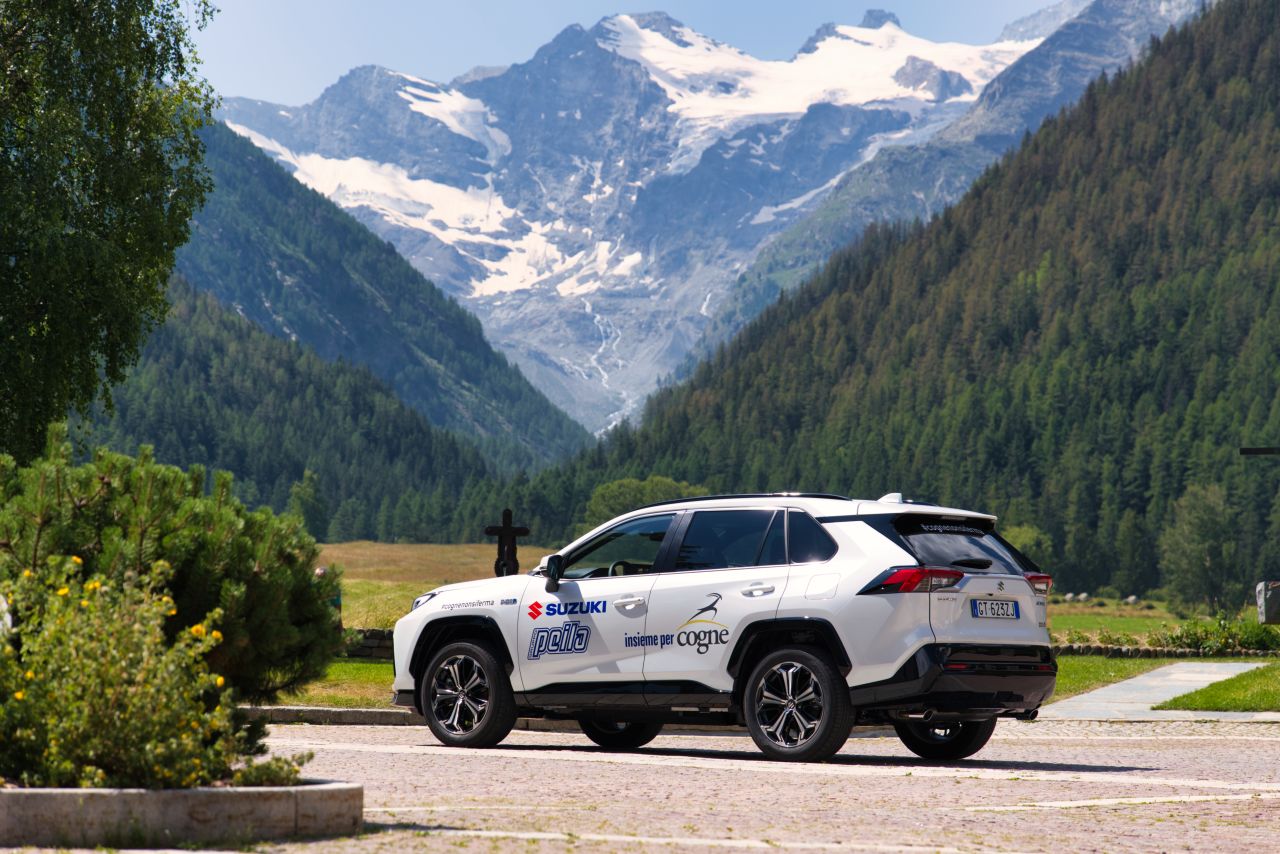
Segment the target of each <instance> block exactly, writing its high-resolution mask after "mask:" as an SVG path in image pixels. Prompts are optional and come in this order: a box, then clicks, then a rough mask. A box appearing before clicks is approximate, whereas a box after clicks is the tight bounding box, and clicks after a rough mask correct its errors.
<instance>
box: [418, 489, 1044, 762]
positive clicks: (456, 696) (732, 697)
mask: <svg viewBox="0 0 1280 854" xmlns="http://www.w3.org/2000/svg"><path fill="white" fill-rule="evenodd" d="M994 522H995V518H994V517H992V516H988V515H985V514H982V513H974V512H970V511H967V510H956V509H951V508H945V507H935V506H932V505H926V504H915V503H910V502H904V501H903V500H902V497H901V496H900V495H898V494H893V495H887V496H884V497H883V498H881V499H879V500H877V501H859V500H853V499H848V498H843V497H840V496H832V495H810V494H773V495H734V496H711V497H707V498H698V499H684V500H680V501H673V502H666V503H662V504H656V505H650V506H648V507H643V508H641V509H639V510H635V511H632V512H630V513H627V514H625V515H623V516H619V517H618V518H616V519H614V520H612V521H610V522H608V523H606V524H604V525H601V526H600V527H598V528H596V529H595V530H593V531H591V532H590V533H588V534H587V535H586V536H584V537H582V538H580V539H578V540H576V541H574V542H573V543H570V544H569V545H568V546H565V547H564V548H563V549H561V550H560V551H559V552H557V553H556V554H553V555H549V556H547V557H546V558H544V559H543V560H542V562H541V563H540V564H539V565H538V567H537V568H536V569H534V570H532V571H531V572H529V573H528V574H525V575H516V576H507V577H502V578H490V579H486V580H483V581H472V582H467V583H463V584H451V585H448V586H445V587H440V588H437V589H435V590H432V591H431V592H429V593H426V594H424V595H422V596H420V597H418V598H417V599H416V600H415V601H414V603H413V609H412V610H411V611H410V612H409V613H408V614H407V615H406V616H404V617H402V618H401V619H400V621H399V622H398V623H396V628H395V672H396V676H395V685H394V690H395V693H394V699H395V702H397V703H398V704H401V705H406V706H412V707H414V708H415V709H417V710H418V711H419V712H420V713H421V714H423V715H424V716H425V718H426V722H427V725H428V726H429V727H430V728H431V730H432V732H433V733H434V734H435V736H436V737H437V738H438V739H439V740H440V741H441V742H443V743H444V744H447V745H457V746H465V747H487V746H491V745H495V744H497V743H498V742H500V741H502V739H503V738H505V737H506V736H507V734H508V733H509V732H510V731H511V728H512V726H513V724H514V722H515V719H516V718H517V717H540V718H559V719H571V720H576V721H577V722H578V723H579V725H580V726H581V728H582V730H583V732H584V733H585V734H586V735H587V737H588V738H590V739H591V740H592V741H594V742H596V743H597V744H599V745H601V746H603V747H605V748H610V749H616V750H625V749H634V748H637V747H639V746H641V745H643V744H646V743H647V742H649V741H650V740H652V739H653V738H654V737H655V736H657V735H658V733H659V732H660V731H661V729H662V727H663V726H664V725H665V724H672V723H697V724H721V725H738V726H745V727H746V728H747V730H748V731H749V732H750V734H751V737H752V739H754V741H755V743H756V745H757V746H758V747H759V748H760V750H762V751H763V752H764V753H765V754H766V755H768V756H770V757H772V758H775V759H792V760H810V761H814V760H822V759H825V758H827V757H829V756H830V755H831V754H833V753H835V752H836V751H837V750H839V749H840V747H841V746H842V745H843V744H844V742H845V740H846V739H847V738H848V736H849V731H850V729H851V727H853V726H854V725H863V724H890V725H892V726H893V728H894V729H895V730H896V732H897V734H898V736H899V738H901V739H902V741H903V743H904V744H905V745H906V746H907V747H908V748H909V749H910V750H912V751H913V752H915V753H916V754H918V755H920V756H922V757H925V758H928V759H936V760H955V759H962V758H964V757H967V756H970V755H971V754H973V753H975V752H976V751H978V750H980V749H981V748H982V746H983V745H984V744H986V742H987V739H988V738H990V736H991V733H992V731H993V730H994V728H995V723H996V719H997V718H1000V717H1012V718H1022V719H1029V718H1033V717H1035V715H1036V710H1037V709H1038V708H1039V707H1040V705H1041V704H1042V703H1044V702H1045V701H1046V700H1047V699H1048V698H1049V696H1050V695H1051V694H1052V693H1053V688H1054V680H1055V678H1056V674H1057V666H1056V664H1055V661H1054V657H1053V653H1052V650H1051V648H1050V646H1049V634H1048V631H1047V629H1046V622H1045V599H1046V596H1047V595H1048V592H1049V587H1050V583H1051V582H1050V578H1049V576H1047V575H1044V574H1043V573H1041V572H1039V571H1038V569H1037V568H1036V566H1035V565H1034V564H1032V563H1031V561H1030V560H1028V559H1027V558H1026V557H1024V556H1023V555H1022V554H1020V553H1019V552H1018V550H1017V549H1016V548H1014V547H1013V546H1012V545H1010V544H1009V543H1008V542H1006V541H1005V540H1004V539H1002V538H1001V537H1000V536H999V534H997V533H996V532H995V530H994Z"/></svg>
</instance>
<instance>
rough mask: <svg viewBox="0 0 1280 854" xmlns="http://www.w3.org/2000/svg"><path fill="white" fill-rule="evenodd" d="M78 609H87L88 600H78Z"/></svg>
mask: <svg viewBox="0 0 1280 854" xmlns="http://www.w3.org/2000/svg"><path fill="white" fill-rule="evenodd" d="M80 607H81V608H88V607H89V600H88V599H81V600H80Z"/></svg>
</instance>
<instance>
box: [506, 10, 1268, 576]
mask: <svg viewBox="0 0 1280 854" xmlns="http://www.w3.org/2000/svg"><path fill="white" fill-rule="evenodd" d="M1277 105H1280V2H1276V0H1223V1H1222V2H1221V3H1219V4H1218V5H1216V6H1215V7H1213V9H1212V10H1211V11H1210V12H1208V13H1207V14H1206V15H1205V16H1204V17H1203V18H1202V19H1198V20H1196V21H1194V22H1193V23H1192V24H1190V25H1188V26H1186V27H1184V28H1183V29H1181V30H1179V31H1177V32H1176V33H1174V34H1171V35H1169V36H1167V37H1166V38H1164V39H1162V40H1161V41H1160V42H1159V43H1158V44H1156V45H1155V46H1154V47H1153V48H1152V50H1151V54H1150V56H1149V57H1148V58H1147V59H1146V60H1144V61H1143V62H1142V63H1140V64H1139V65H1137V66H1136V67H1134V68H1133V69H1130V70H1126V71H1123V72H1121V73H1119V74H1117V75H1116V76H1115V77H1113V78H1111V79H1109V80H1104V81H1101V82H1098V83H1095V84H1094V85H1092V86H1091V87H1090V88H1089V89H1088V90H1087V91H1086V93H1085V94H1084V96H1083V97H1082V99H1081V100H1080V102H1079V103H1078V104H1077V105H1076V106H1075V107H1074V108H1071V109H1070V110H1068V111H1067V112H1066V113H1064V114H1063V115H1062V116H1061V117H1057V118H1053V119H1050V120H1049V121H1047V122H1046V123H1045V124H1044V125H1043V126H1042V127H1041V128H1040V130H1039V131H1038V132H1037V133H1036V134H1035V135H1034V136H1033V137H1032V138H1031V139H1030V140H1029V141H1028V142H1027V143H1026V144H1025V145H1024V146H1023V147H1022V148H1021V149H1020V150H1019V151H1017V152H1016V153H1015V154H1012V155H1010V156H1009V157H1007V158H1006V159H1005V160H1003V161H1002V162H1001V163H1000V164H998V165H997V166H995V167H993V168H992V169H991V170H990V171H989V172H988V173H986V174H985V175H984V176H983V177H982V178H981V179H980V180H979V181H978V182H977V183H976V184H975V185H974V187H973V189H971V190H970V192H969V193H968V194H967V195H966V196H965V197H964V199H963V200H962V201H961V202H959V203H958V204H957V205H956V206H954V207H953V208H950V209H949V210H947V211H946V212H945V213H943V214H942V215H941V216H940V217H939V218H937V219H935V220H934V221H933V222H932V223H930V224H929V225H928V226H894V227H887V226H880V227H874V228H872V229H871V230H870V231H869V232H868V234H867V235H866V237H865V238H864V239H863V240H862V241H861V243H860V244H859V245H857V246H853V247H850V248H848V249H846V250H845V251H842V252H841V253H839V254H837V255H836V256H835V257H834V258H832V259H831V261H830V262H829V263H828V264H827V265H826V267H825V268H824V269H823V271H822V272H821V273H820V274H819V275H818V276H817V277H816V278H815V279H814V280H812V281H810V282H809V283H807V284H806V285H805V286H803V287H801V288H799V289H797V290H796V291H795V292H793V293H792V294H789V295H787V296H785V297H784V298H783V299H782V300H781V301H780V302H779V303H778V304H776V305H774V306H772V307H771V308H769V309H768V310H767V311H765V312H764V314H762V315H761V316H760V317H759V318H758V319H757V320H756V321H754V322H753V323H751V324H749V325H748V326H747V327H746V328H745V329H744V330H743V332H742V333H741V334H740V335H738V336H737V337H736V338H735V339H734V340H733V341H732V342H730V344H728V345H727V346H726V347H725V348H724V349H722V350H721V351H720V352H719V353H718V354H717V355H716V356H715V357H714V358H713V359H712V360H711V361H709V362H706V363H704V364H703V365H702V366H700V367H699V368H698V369H697V371H696V372H695V374H694V375H693V377H692V379H691V380H690V381H689V382H687V383H684V384H682V385H680V386H677V387H674V388H671V389H667V390H664V391H661V392H659V393H658V394H656V395H655V396H654V397H653V398H652V399H651V401H650V403H649V405H648V407H647V409H646V413H645V417H644V421H643V424H642V425H641V427H640V428H639V429H637V430H635V431H630V430H625V431H622V432H621V433H619V434H618V435H617V436H615V437H614V438H613V439H612V440H611V441H610V443H609V445H608V447H607V448H605V449H603V450H597V451H594V452H593V453H592V454H591V455H589V456H587V457H584V458H583V459H581V460H579V461H578V462H577V463H575V465H574V466H572V467H570V468H567V469H564V470H556V471H554V472H548V473H547V474H546V475H545V476H543V477H541V478H539V479H535V481H534V482H533V483H531V484H530V486H529V489H528V494H529V496H530V498H529V499H528V503H527V505H526V504H520V505H516V506H519V507H525V506H530V507H537V506H538V505H539V502H542V501H544V500H545V498H544V497H543V496H545V495H546V494H547V492H548V491H549V490H548V485H549V484H552V483H579V484H582V486H581V491H580V492H579V493H578V494H577V497H576V500H577V501H578V502H579V503H578V504H576V505H575V504H573V503H571V502H567V503H566V504H565V505H564V506H562V507H560V508H559V510H558V513H559V514H560V516H561V517H562V518H573V516H574V513H575V508H577V507H580V506H581V502H583V501H585V496H586V494H588V493H589V490H590V488H591V486H592V485H594V483H598V482H602V481H606V480H609V479H612V478H614V477H621V476H626V475H635V474H637V473H660V474H665V475H669V476H672V477H675V478H678V479H681V480H687V481H691V482H697V483H703V484H706V485H707V486H708V487H709V488H711V489H713V490H726V491H734V490H748V491H750V490H760V489H769V490H772V489H804V490H830V491H836V492H841V493H845V494H852V495H862V496H876V495H880V494H882V493H885V492H890V491H902V492H903V493H905V494H907V495H908V496H914V497H918V498H924V499H929V500H936V501H940V502H942V503H944V504H953V505H960V506H969V507H975V508H979V509H983V510H988V511H991V512H994V513H998V514H1000V515H1001V516H1002V517H1003V519H1004V523H1005V524H1020V523H1031V524H1035V525H1037V526H1039V527H1041V528H1043V529H1044V530H1045V531H1046V532H1047V533H1048V534H1049V536H1050V537H1051V539H1052V543H1053V547H1052V550H1051V555H1050V558H1049V559H1048V560H1047V561H1046V565H1047V566H1048V568H1049V570H1050V571H1051V572H1053V573H1054V574H1055V575H1056V576H1057V577H1058V580H1059V589H1065V590H1080V589H1087V590H1093V589H1095V588H1096V587H1097V586H1098V585H1101V584H1107V583H1110V584H1114V585H1115V586H1117V587H1119V588H1120V589H1121V590H1122V591H1124V592H1141V591H1143V590H1146V589H1149V588H1151V587H1154V586H1156V585H1158V584H1159V583H1161V578H1160V573H1159V560H1158V556H1157V549H1156V540H1157V537H1158V535H1159V533H1160V531H1161V530H1163V529H1164V528H1165V527H1167V526H1168V525H1169V524H1170V523H1171V521H1172V507H1173V503H1174V502H1175V501H1176V500H1177V499H1178V498H1179V496H1181V495H1182V494H1183V493H1184V491H1185V490H1186V489H1187V487H1188V486H1189V485H1191V484H1204V483H1219V484H1222V485H1223V486H1225V487H1226V489H1227V492H1228V495H1229V497H1230V501H1231V505H1232V522H1233V526H1234V530H1235V532H1236V535H1237V541H1236V546H1235V547H1236V549H1237V552H1236V553H1237V555H1238V556H1239V557H1240V561H1241V563H1240V573H1241V577H1240V578H1239V579H1238V580H1239V581H1240V582H1244V581H1248V580H1250V579H1251V578H1261V577H1275V575H1276V574H1277V573H1280V494H1278V493H1277V490H1276V474H1277V470H1276V468H1275V466H1274V464H1272V463H1270V462H1269V461H1267V460H1265V459H1263V460H1259V459H1255V458H1248V457H1241V456H1240V455H1239V454H1238V453H1237V450H1236V449H1237V448H1238V447H1239V446H1241V445H1249V444H1274V443H1275V441H1276V439H1277V438H1280V349H1278V348H1277V346H1276V342H1278V341H1280V201H1278V200H1280V107H1278V106H1277Z"/></svg>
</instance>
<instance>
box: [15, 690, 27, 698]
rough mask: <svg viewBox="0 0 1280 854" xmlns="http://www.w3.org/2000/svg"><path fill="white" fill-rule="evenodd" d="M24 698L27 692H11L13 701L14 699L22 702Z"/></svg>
mask: <svg viewBox="0 0 1280 854" xmlns="http://www.w3.org/2000/svg"><path fill="white" fill-rule="evenodd" d="M26 696H27V692H26V691H14V692H13V699H15V700H23V699H26Z"/></svg>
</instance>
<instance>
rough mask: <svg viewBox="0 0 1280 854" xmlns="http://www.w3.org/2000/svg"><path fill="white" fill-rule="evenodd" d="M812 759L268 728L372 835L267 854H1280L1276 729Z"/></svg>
mask: <svg viewBox="0 0 1280 854" xmlns="http://www.w3.org/2000/svg"><path fill="white" fill-rule="evenodd" d="M860 735H861V737H855V738H853V739H850V741H849V742H848V744H846V746H845V748H844V750H842V751H841V752H840V754H838V755H837V756H836V757H835V758H834V759H833V760H831V761H829V762H825V763H821V764H795V763H776V762H768V761H765V760H763V759H762V758H761V756H760V754H759V753H757V752H756V750H755V746H754V744H753V743H752V742H751V740H750V739H749V738H746V737H745V736H743V735H738V734H724V735H720V734H716V735H705V734H703V735H672V736H662V737H660V738H658V739H657V740H655V741H654V742H653V743H652V744H651V745H650V746H649V747H647V748H645V749H643V750H640V751H636V752H634V753H628V754H611V753H606V752H603V751H600V750H598V749H595V748H594V746H592V745H591V744H590V742H588V741H587V740H586V738H585V737H583V736H581V735H577V734H568V733H545V732H523V731H517V732H513V733H512V734H511V736H510V737H508V739H507V740H506V741H505V742H504V743H503V744H502V745H501V746H500V747H499V748H496V749H493V750H485V751H466V750H457V749H451V748H445V747H442V746H440V745H439V744H438V743H437V742H436V741H435V740H434V739H433V738H432V737H431V734H430V733H429V732H428V731H427V730H426V729H425V728H414V727H353V726H332V727H326V726H306V725H294V726H279V725H277V726H274V727H272V732H271V739H270V744H271V746H272V749H273V750H274V751H276V752H279V753H293V752H297V751H301V750H312V751H314V752H315V759H314V760H313V761H312V763H311V764H310V765H309V766H308V774H309V776H314V777H320V778H328V779H339V780H351V781H357V782H361V783H363V784H364V786H365V821H366V833H365V834H364V835H363V836H361V837H359V838H356V839H351V840H325V841H322V842H319V843H311V844H310V845H303V844H297V845H286V846H261V847H260V850H264V851H281V852H284V851H294V850H295V849H296V850H301V849H307V850H320V849H322V850H325V851H351V852H356V851H359V852H364V851H370V852H372V851H398V850H402V849H405V848H412V849H423V850H434V849H444V848H456V847H461V848H467V849H471V850H477V851H489V850H495V851H509V850H519V851H541V850H547V851H558V850H563V849H565V848H566V847H570V846H571V847H572V848H573V849H574V850H582V851H614V850H640V849H646V848H658V847H661V848H666V849H682V850H683V849H687V850H703V849H716V850H720V849H730V850H732V849H740V848H745V849H751V848H769V847H778V848H783V849H788V848H795V849H804V850H837V849H838V850H855V851H856V850H868V851H900V850H907V851H914V850H920V851H945V850H961V851H966V850H1010V851H1051V850H1052V851H1181V850H1201V851H1203V850H1209V849H1213V848H1226V846H1230V847H1231V849H1233V850H1241V849H1248V848H1253V849H1256V850H1263V851H1266V850H1275V846H1276V829H1277V827H1280V724H1268V723H1234V722H1233V723H1220V722H1153V723H1112V722H1097V721H1061V722H1058V721H1052V722H1051V721H1037V722H1034V723H1020V722H1013V721H1010V722H1002V723H1001V724H1000V726H999V728H998V729H997V730H996V735H995V737H994V738H993V740H992V741H991V743H990V744H988V746H987V747H986V748H985V749H984V750H983V751H982V752H980V753H979V754H978V755H977V756H976V757H975V758H974V759H972V760H969V761H966V762H958V763H953V764H931V763H926V762H923V761H920V760H918V759H917V758H916V757H915V756H914V755H912V754H911V753H909V752H908V751H907V750H906V749H905V748H904V747H903V746H902V745H901V744H900V743H899V742H898V740H897V739H896V738H893V737H887V736H885V735H883V731H880V732H878V733H877V732H872V733H866V734H860Z"/></svg>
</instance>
